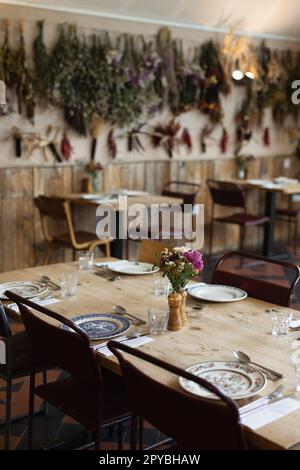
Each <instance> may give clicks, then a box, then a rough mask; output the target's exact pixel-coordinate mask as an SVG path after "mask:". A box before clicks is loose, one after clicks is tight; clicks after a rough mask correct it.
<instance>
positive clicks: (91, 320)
mask: <svg viewBox="0 0 300 470" xmlns="http://www.w3.org/2000/svg"><path fill="white" fill-rule="evenodd" d="M72 321H73V322H74V323H75V324H76V325H77V326H79V327H80V328H81V329H82V330H83V331H84V332H85V333H86V334H87V335H88V337H89V338H90V339H91V340H99V339H109V338H114V337H115V336H119V335H121V334H123V333H125V332H126V331H128V330H129V328H130V327H131V322H130V320H128V318H125V317H120V315H117V314H116V313H89V314H87V315H80V316H78V317H74V318H72ZM63 328H64V329H69V328H68V327H67V326H66V325H63Z"/></svg>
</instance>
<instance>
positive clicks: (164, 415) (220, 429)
mask: <svg viewBox="0 0 300 470" xmlns="http://www.w3.org/2000/svg"><path fill="white" fill-rule="evenodd" d="M108 347H109V349H110V350H111V351H112V352H113V353H114V354H115V355H116V356H117V358H118V360H119V363H120V367H121V370H122V374H123V376H124V380H125V383H126V386H127V391H128V395H129V399H130V403H131V408H132V410H133V412H134V414H136V415H137V416H143V417H144V418H146V419H147V421H149V422H150V423H151V424H152V425H153V426H155V427H156V428H157V429H159V430H160V431H161V432H163V433H165V434H167V435H168V436H169V437H171V438H173V439H175V440H176V441H177V442H178V445H179V448H180V449H181V450H183V449H193V450H194V449H195V450H196V449H206V450H213V449H220V450H225V449H245V443H244V438H243V430H242V427H241V425H240V421H239V412H238V409H237V406H236V404H235V403H234V402H233V401H232V400H231V399H230V398H228V397H226V396H225V395H224V394H223V393H222V392H221V391H220V390H219V389H217V388H216V387H215V386H214V385H212V384H210V383H209V382H207V381H206V380H204V379H202V378H200V377H196V376H195V375H192V374H190V373H188V372H186V371H184V370H182V369H180V368H178V367H176V366H174V365H172V364H168V363H167V362H165V361H162V360H161V359H157V358H155V357H153V356H150V355H148V354H146V353H144V352H142V351H140V350H136V349H132V348H130V347H129V346H127V345H124V344H121V343H119V342H116V341H110V342H109V344H108ZM120 351H123V352H125V353H126V355H124V354H122V353H121V352H120ZM127 353H128V354H129V355H131V356H135V357H137V358H139V359H142V362H146V363H147V364H146V366H149V364H153V365H154V366H157V368H160V369H163V370H164V371H168V372H171V374H175V375H176V376H181V377H184V378H186V379H188V380H191V381H193V382H195V383H196V384H198V385H200V386H201V387H203V388H205V389H206V390H208V391H209V392H211V393H212V395H213V396H214V398H216V397H218V399H207V398H201V397H198V396H196V395H192V394H191V395H190V394H188V393H185V392H183V391H181V390H177V389H174V388H170V387H168V386H166V385H164V384H162V383H161V381H160V380H159V370H156V374H155V378H153V376H149V375H147V374H146V373H145V364H143V363H142V364H141V366H140V367H138V366H137V363H138V364H140V361H138V362H136V360H134V363H132V361H130V359H129V357H128V354H127ZM150 367H151V366H150ZM200 423H201V424H200Z"/></svg>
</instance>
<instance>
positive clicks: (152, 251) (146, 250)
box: [139, 239, 174, 264]
mask: <svg viewBox="0 0 300 470" xmlns="http://www.w3.org/2000/svg"><path fill="white" fill-rule="evenodd" d="M172 245H174V242H173V244H172V243H170V241H169V240H165V241H164V242H160V241H157V240H150V239H149V240H142V242H141V247H140V254H139V261H140V262H141V263H151V264H157V263H158V261H159V257H160V253H161V252H162V250H163V249H164V248H171V247H172Z"/></svg>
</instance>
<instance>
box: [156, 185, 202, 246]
mask: <svg viewBox="0 0 300 470" xmlns="http://www.w3.org/2000/svg"><path fill="white" fill-rule="evenodd" d="M200 188H201V185H200V184H197V183H186V182H184V181H168V182H167V183H166V184H165V185H164V187H163V189H162V192H161V195H162V196H169V197H175V198H179V199H182V200H183V203H182V204H181V206H182V207H183V206H184V205H187V204H189V205H192V206H193V205H194V204H195V201H196V196H197V194H198V192H199V191H200ZM191 210H192V211H193V208H192V207H191ZM185 211H186V212H187V208H185ZM192 213H193V212H192ZM153 234H154V236H155V237H156V239H159V240H164V239H165V236H164V231H163V227H162V226H161V224H160V225H159V226H158V227H156V228H154V229H153V227H152V233H151V236H153ZM168 235H170V239H171V240H175V241H176V240H177V243H178V241H179V240H181V242H180V243H184V233H183V230H182V228H181V227H180V228H178V227H176V226H174V225H172V224H171V227H170V234H168ZM166 241H167V240H166Z"/></svg>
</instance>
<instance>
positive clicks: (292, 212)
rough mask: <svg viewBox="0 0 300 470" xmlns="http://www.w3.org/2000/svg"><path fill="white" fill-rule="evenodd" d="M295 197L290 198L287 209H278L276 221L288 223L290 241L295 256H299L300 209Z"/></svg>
mask: <svg viewBox="0 0 300 470" xmlns="http://www.w3.org/2000/svg"><path fill="white" fill-rule="evenodd" d="M293 196H294V195H291V196H289V198H288V205H287V207H286V208H279V209H276V219H277V220H280V221H282V222H286V223H287V228H288V241H289V243H290V244H291V245H292V247H293V251H294V254H297V239H298V225H299V216H300V207H299V206H298V207H297V206H296V205H295V204H294V200H293Z"/></svg>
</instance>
